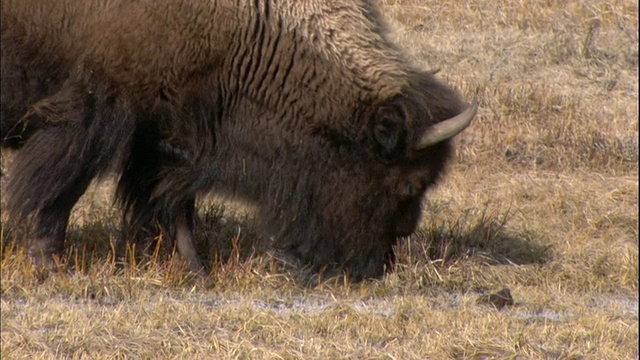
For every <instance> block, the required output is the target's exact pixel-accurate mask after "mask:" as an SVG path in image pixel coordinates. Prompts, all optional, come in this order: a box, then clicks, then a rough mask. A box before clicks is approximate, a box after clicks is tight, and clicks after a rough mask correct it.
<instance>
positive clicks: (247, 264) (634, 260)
mask: <svg viewBox="0 0 640 360" xmlns="http://www.w3.org/2000/svg"><path fill="white" fill-rule="evenodd" d="M382 3H383V5H384V6H383V10H384V13H385V14H387V15H388V18H389V20H390V22H391V23H392V24H393V25H394V27H395V28H396V30H397V31H396V32H395V34H394V36H395V37H396V38H397V39H398V41H399V42H400V43H401V44H402V45H403V47H404V48H406V49H407V51H408V52H409V53H410V54H411V57H412V59H414V60H415V61H416V62H417V63H419V64H420V65H421V66H423V67H424V68H427V69H440V72H439V73H438V76H439V77H440V78H442V79H443V80H445V81H447V82H449V83H451V84H453V85H454V86H455V87H456V88H458V89H459V90H460V91H461V92H462V93H463V94H464V96H465V98H468V99H471V98H473V97H474V96H477V98H478V100H479V103H480V110H479V113H478V116H477V117H476V119H475V120H474V122H473V123H472V125H471V126H470V128H469V129H468V130H467V131H466V132H464V133H463V134H462V135H461V136H459V137H458V138H457V140H456V143H457V156H456V159H455V161H454V162H453V163H452V164H451V166H450V168H449V171H448V174H447V176H446V177H445V179H444V181H443V182H442V183H441V184H440V185H439V186H438V187H437V188H435V189H434V190H433V191H432V192H430V194H429V196H428V199H427V200H426V209H425V217H424V220H423V223H422V226H421V229H420V231H419V232H418V233H417V234H415V235H414V236H412V237H411V238H410V239H408V240H406V241H403V242H402V243H401V244H400V245H399V246H398V249H397V252H398V254H399V263H398V265H397V266H396V269H395V271H394V272H393V273H391V274H389V275H387V276H385V277H384V278H383V279H381V280H376V281H367V282H364V283H361V284H350V283H349V282H348V279H344V278H338V279H321V281H320V282H319V284H315V285H310V286H307V285H305V284H306V283H307V282H306V281H305V278H304V274H303V273H301V271H299V270H292V269H289V268H288V267H286V266H283V265H282V264H281V263H279V262H277V261H275V260H273V259H272V258H270V257H269V256H268V255H253V254H252V253H251V251H250V247H249V244H250V243H251V241H252V238H253V237H254V236H255V234H254V232H253V229H252V223H251V220H250V218H248V217H246V216H245V212H246V211H245V209H244V208H243V207H241V206H237V205H230V204H227V205H224V206H221V205H211V204H209V203H208V202H205V203H203V204H201V209H202V213H201V220H202V221H201V224H200V227H199V232H198V234H197V235H198V244H199V247H200V248H201V249H202V251H203V252H204V253H205V256H206V257H207V259H208V261H209V264H211V265H212V271H211V279H212V281H210V282H207V283H203V282H202V281H201V280H198V279H197V278H195V279H194V278H193V277H191V276H189V275H188V274H186V273H185V272H183V271H181V270H180V269H179V266H178V264H174V263H172V262H168V261H165V260H163V261H157V262H151V263H150V264H134V263H129V264H128V265H125V266H122V265H121V264H120V263H119V262H118V261H116V260H114V256H113V252H112V251H111V248H112V243H113V242H115V241H116V239H117V238H118V236H119V233H118V227H119V224H118V211H117V209H114V208H112V207H111V206H110V201H109V199H110V196H111V193H110V191H111V190H110V189H111V187H112V186H111V184H109V183H102V184H97V185H96V186H93V187H92V188H91V190H90V191H89V192H88V193H87V194H86V195H85V196H84V198H83V199H82V201H81V203H80V204H78V206H77V208H76V210H75V211H74V214H73V224H72V226H71V229H70V235H69V239H68V242H69V244H70V245H71V246H70V251H69V256H70V261H69V263H70V264H72V266H71V267H70V268H67V269H61V271H59V272H57V273H43V272H38V271H35V270H33V269H32V268H31V267H30V265H29V262H28V261H27V258H26V256H25V255H24V253H23V251H22V248H21V247H20V246H16V245H20V244H21V243H22V241H23V239H24V236H23V235H22V234H21V233H19V232H9V230H8V229H3V234H2V242H1V244H2V259H1V286H0V288H1V316H2V317H1V336H2V342H1V351H2V353H1V354H2V358H3V359H18V358H29V359H54V358H55V359H60V358H77V359H80V358H82V359H106V358H139V359H150V358H176V359H180V358H184V359H187V358H240V359H254V358H255V359H311V358H317V359H324V358H344V359H352V358H357V359H365V358H366V359H371V358H374V359H425V358H429V359H463V358H464V359H466V358H472V359H504V358H508V359H529V358H530V359H638V104H637V102H638V2H637V1H630V0H611V1H596V0H583V1H576V0H566V1H564V0H563V1H559V0H545V1H542V0H531V1H517V0H516V1H512V0H508V1H507V0H497V1H487V0H472V1H464V2H463V1H453V0H438V1H436V0H397V1H393V0H386V1H382ZM9 157H10V155H9V156H5V159H8V158H9ZM3 216H4V215H3ZM3 223H4V218H3ZM232 245H233V246H232ZM505 287H506V288H509V289H510V291H511V294H512V295H513V300H514V304H513V305H512V306H506V307H504V308H502V309H496V308H494V307H493V306H491V305H488V304H484V303H478V302H477V299H478V298H479V297H481V296H482V295H486V294H489V293H491V292H495V291H497V290H500V289H502V288H505Z"/></svg>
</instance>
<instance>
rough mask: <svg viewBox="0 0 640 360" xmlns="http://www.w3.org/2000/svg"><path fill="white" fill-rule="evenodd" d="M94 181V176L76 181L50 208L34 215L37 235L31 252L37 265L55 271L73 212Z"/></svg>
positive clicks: (32, 243)
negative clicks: (92, 180)
mask: <svg viewBox="0 0 640 360" xmlns="http://www.w3.org/2000/svg"><path fill="white" fill-rule="evenodd" d="M91 178H92V176H91V174H85V176H82V177H79V178H76V179H74V181H72V183H71V184H70V187H69V188H68V189H65V190H64V191H63V192H62V193H60V194H59V195H58V196H57V198H56V199H55V200H54V201H53V203H52V204H51V205H48V206H45V207H44V208H42V209H41V210H40V211H38V212H37V213H36V214H35V216H34V219H35V220H36V229H35V234H34V236H33V237H32V238H31V241H30V244H29V248H28V252H29V255H30V257H31V259H32V261H33V262H34V265H36V266H43V267H46V268H54V267H55V266H56V260H58V261H59V260H60V259H61V256H62V252H63V250H64V239H65V234H66V228H67V224H68V222H69V215H70V214H71V209H72V208H73V206H74V205H75V203H76V202H77V201H78V199H79V198H80V196H82V194H83V193H84V192H85V190H86V189H87V187H88V186H89V183H90V182H91ZM56 258H57V259H56Z"/></svg>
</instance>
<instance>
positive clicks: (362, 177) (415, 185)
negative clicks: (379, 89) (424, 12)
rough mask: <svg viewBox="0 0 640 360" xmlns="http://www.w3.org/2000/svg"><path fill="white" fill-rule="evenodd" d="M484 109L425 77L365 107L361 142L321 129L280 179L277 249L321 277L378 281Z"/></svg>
mask: <svg viewBox="0 0 640 360" xmlns="http://www.w3.org/2000/svg"><path fill="white" fill-rule="evenodd" d="M476 108H477V106H476V105H475V104H473V105H472V106H470V107H468V108H466V110H465V108H464V106H463V103H462V101H461V100H460V99H459V98H458V96H457V95H456V93H455V92H454V91H452V90H451V89H449V88H447V87H445V86H443V85H441V84H440V83H438V82H437V81H436V80H435V79H434V78H433V76H432V75H430V74H427V73H416V74H414V75H413V77H412V79H411V82H410V85H409V86H407V87H405V88H404V90H403V91H402V92H401V93H399V94H396V95H395V96H393V97H391V98H388V99H385V100H383V101H378V102H375V103H372V104H367V105H366V106H362V107H360V108H359V109H357V111H356V113H357V115H356V116H359V117H360V118H361V119H362V121H360V122H359V123H361V124H363V126H362V127H361V128H359V129H357V131H356V132H355V135H354V136H352V137H349V136H344V134H339V133H336V132H332V131H330V130H327V129H319V130H318V131H316V136H315V137H314V138H311V139H310V140H308V141H307V142H306V143H305V144H304V147H300V148H298V149H297V150H296V151H292V152H289V153H288V154H287V156H286V159H282V161H281V162H279V165H278V166H277V167H276V168H274V172H273V173H272V179H271V180H270V181H271V182H272V183H277V184H278V186H274V187H271V189H270V190H271V192H269V193H268V195H267V197H266V198H264V200H263V201H262V203H263V204H269V203H270V205H271V206H266V207H265V208H264V212H263V214H262V215H263V216H262V219H263V221H264V224H265V226H266V227H267V229H268V231H269V233H270V234H272V235H273V239H274V244H273V246H274V247H275V248H277V249H280V250H281V251H283V252H284V253H285V254H288V255H291V256H294V257H296V258H298V259H300V260H302V261H303V262H305V263H307V264H310V265H311V266H312V267H313V268H314V269H315V270H316V271H324V272H325V273H327V274H334V273H336V272H337V271H339V269H344V270H346V272H348V273H349V274H350V276H351V278H352V279H354V280H360V279H363V278H369V277H377V276H380V275H382V274H383V273H384V271H385V269H388V268H389V265H390V264H391V263H392V262H393V260H394V255H393V245H394V244H396V242H397V240H398V238H400V237H405V236H408V235H410V234H411V233H413V232H414V231H415V229H416V227H417V226H418V223H419V220H420V217H421V213H422V208H421V203H422V200H423V197H424V195H425V193H426V191H427V189H428V188H429V187H430V186H431V185H433V184H435V183H436V181H437V180H438V178H439V177H440V175H441V174H442V172H443V170H444V166H445V163H446V161H447V159H448V158H449V157H450V155H451V145H450V141H449V140H450V139H451V138H452V137H453V136H455V135H456V134H458V133H459V132H460V131H462V130H463V129H464V128H466V127H467V126H468V125H469V123H470V121H471V119H472V118H473V116H474V115H475V112H476Z"/></svg>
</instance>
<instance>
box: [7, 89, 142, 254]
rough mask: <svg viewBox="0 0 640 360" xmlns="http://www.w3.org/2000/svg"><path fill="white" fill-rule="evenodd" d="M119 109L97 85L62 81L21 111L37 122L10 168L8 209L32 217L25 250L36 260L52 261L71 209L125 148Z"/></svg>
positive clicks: (125, 127) (126, 125) (128, 125)
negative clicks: (91, 87) (34, 129)
mask: <svg viewBox="0 0 640 360" xmlns="http://www.w3.org/2000/svg"><path fill="white" fill-rule="evenodd" d="M122 109H123V108H121V107H119V106H118V102H117V101H116V100H114V99H113V98H111V97H109V96H106V95H105V94H103V93H101V92H100V91H99V90H98V89H91V91H89V90H88V89H87V88H86V87H85V86H82V84H80V83H71V82H67V83H66V84H65V86H63V87H62V88H61V89H60V91H58V92H57V93H55V94H53V95H52V96H50V97H48V98H45V99H43V100H40V101H38V102H37V103H35V104H34V105H33V106H31V108H30V109H29V111H28V113H27V115H26V116H25V120H26V121H29V122H34V123H38V124H41V126H40V127H39V128H38V129H37V130H36V131H35V132H34V133H33V134H32V135H31V136H30V137H29V139H28V140H27V141H26V142H25V143H24V145H23V147H22V148H21V149H20V150H19V151H18V153H17V155H16V158H15V160H14V162H13V166H12V168H11V169H10V171H9V176H8V182H7V188H6V193H7V195H8V196H7V208H8V210H9V213H10V214H11V215H12V217H13V218H14V219H16V220H25V219H27V218H30V219H33V220H34V225H35V227H36V228H35V233H34V236H33V237H32V239H31V244H30V247H29V252H30V253H31V255H32V256H33V257H34V260H35V262H36V263H39V264H43V265H48V264H51V263H52V262H53V258H54V257H55V256H56V255H58V254H59V253H60V252H61V251H62V249H63V245H64V238H65V230H66V227H67V222H68V220H69V214H70V212H71V209H72V208H73V206H74V205H75V203H76V202H77V201H78V199H79V198H80V196H82V194H83V193H84V192H85V190H86V188H87V187H88V185H89V184H90V182H91V181H92V180H93V179H94V178H95V177H97V176H99V175H100V174H103V173H105V172H106V171H107V169H108V168H109V167H110V165H111V164H112V163H113V162H114V160H115V159H117V158H118V157H119V156H120V155H119V154H120V152H121V151H122V150H123V149H126V148H128V143H129V139H130V136H131V135H130V134H131V133H132V132H133V131H132V128H133V126H135V124H134V122H133V117H131V116H130V115H129V114H128V113H127V112H126V111H122Z"/></svg>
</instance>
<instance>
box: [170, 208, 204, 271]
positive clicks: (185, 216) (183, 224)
mask: <svg viewBox="0 0 640 360" xmlns="http://www.w3.org/2000/svg"><path fill="white" fill-rule="evenodd" d="M194 203H195V201H194V200H193V199H191V200H189V201H188V202H187V203H186V204H185V205H183V206H182V211H181V212H180V213H179V215H178V217H177V221H176V235H175V241H176V248H177V250H178V254H180V256H181V257H182V259H183V260H184V261H185V262H186V263H187V265H188V267H189V270H190V271H192V272H199V271H201V270H202V269H204V266H203V264H202V261H200V256H198V252H197V251H196V248H195V244H194V243H193V213H194Z"/></svg>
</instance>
